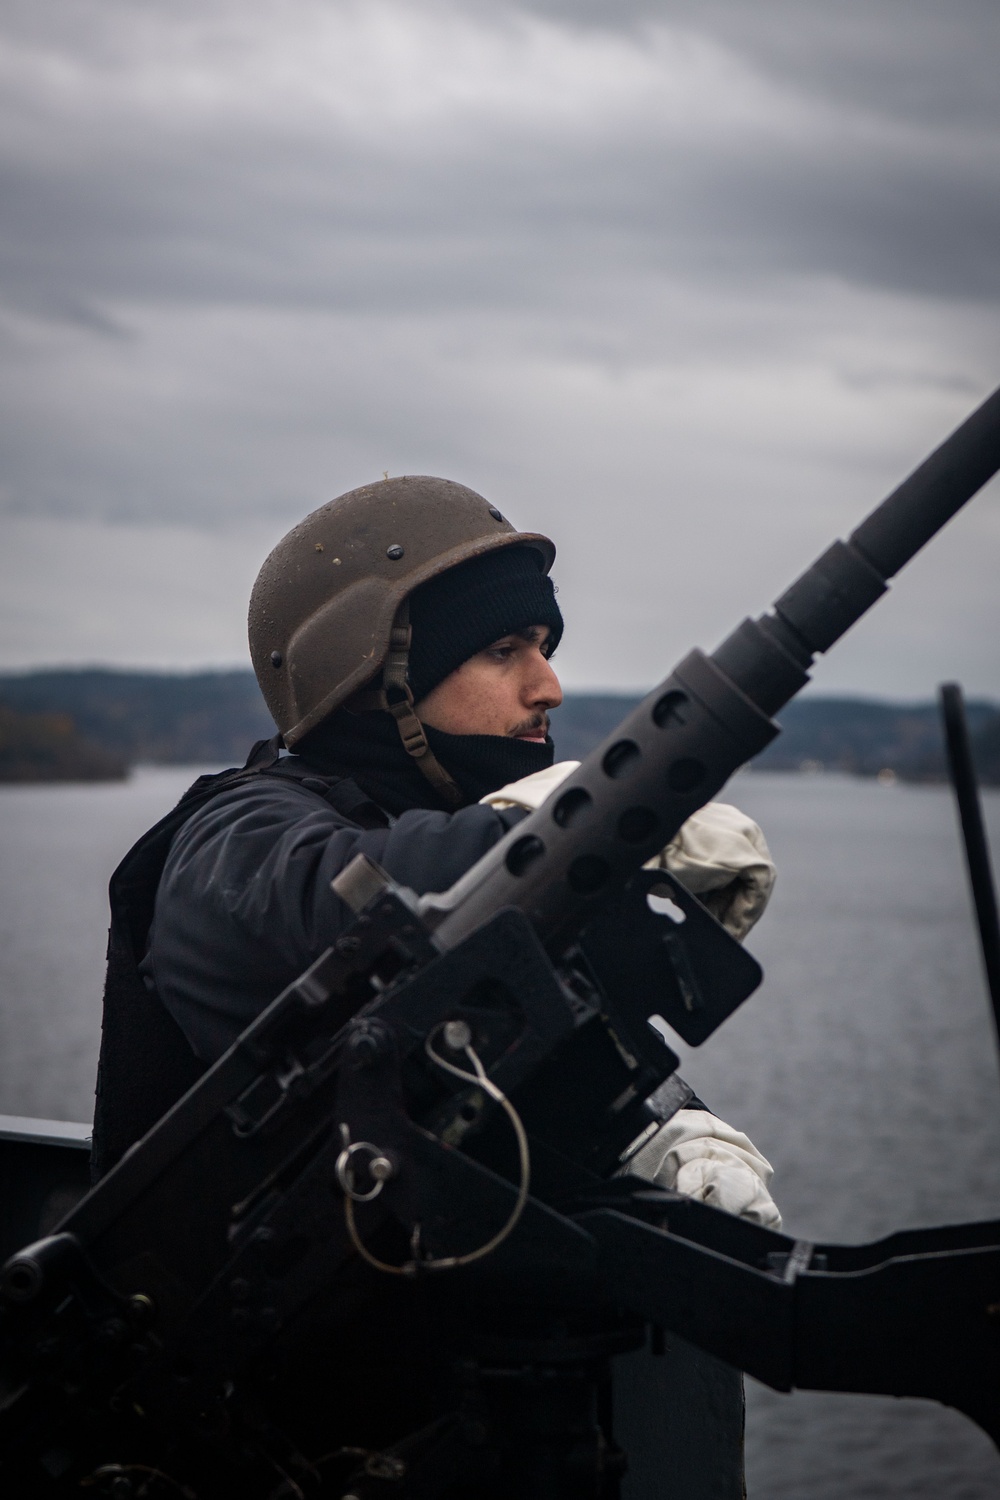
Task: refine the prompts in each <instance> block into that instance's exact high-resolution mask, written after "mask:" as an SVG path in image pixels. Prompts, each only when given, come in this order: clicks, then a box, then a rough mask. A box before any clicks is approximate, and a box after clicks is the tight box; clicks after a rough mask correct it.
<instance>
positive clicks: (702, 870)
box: [96, 476, 780, 1227]
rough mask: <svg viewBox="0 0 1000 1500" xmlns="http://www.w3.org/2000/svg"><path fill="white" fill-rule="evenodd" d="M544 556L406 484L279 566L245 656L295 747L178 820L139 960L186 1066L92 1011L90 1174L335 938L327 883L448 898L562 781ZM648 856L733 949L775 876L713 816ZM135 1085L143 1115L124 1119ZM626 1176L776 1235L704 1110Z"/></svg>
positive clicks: (319, 518) (757, 838)
mask: <svg viewBox="0 0 1000 1500" xmlns="http://www.w3.org/2000/svg"><path fill="white" fill-rule="evenodd" d="M554 556H555V548H554V547H553V545H552V543H551V542H550V541H549V540H548V538H546V537H543V536H540V535H538V534H537V533H519V532H517V531H516V530H515V529H514V527H513V526H511V524H510V523H509V522H508V521H506V520H505V519H504V517H503V516H502V515H501V513H500V512H499V511H498V510H497V509H496V507H494V506H492V505H490V504H488V502H487V501H486V500H484V499H483V498H482V496H480V495H477V494H475V493H474V492H473V491H471V490H468V489H466V488H465V487H464V486H462V485H457V484H454V483H451V482H449V481H447V480H441V479H432V478H425V477H419V476H418V477H414V476H408V477H404V478H400V479H390V480H384V481H383V482H382V483H380V484H375V485H370V486H365V487H363V488H362V489H359V490H354V491H351V492H350V493H349V494H346V495H342V496H341V497H339V499H337V500H333V501H331V502H330V503H329V504H327V505H324V506H322V507H321V508H320V509H319V510H317V511H315V512H313V514H312V515H310V516H308V517H306V519H305V520H304V521H303V522H301V523H300V525H298V526H297V527H295V528H294V530H293V531H292V532H290V533H289V535H288V536H287V537H285V538H284V540H283V541H282V542H280V543H279V544H278V546H277V547H276V548H275V549H274V551H273V552H272V553H271V555H270V557H269V558H268V559H267V561H266V562H265V563H264V566H263V568H262V569H261V572H260V575H259V577H258V579H257V582H256V584H255V586H254V591H253V596H252V599H251V605H250V644H251V652H252V655H253V660H254V666H255V668H256V671H257V676H258V680H259V681H260V684H261V689H262V691H263V694H264V697H265V699H266V701H267V703H268V706H269V708H270V709H271V712H272V714H273V716H274V718H275V721H276V723H277V725H278V727H279V730H280V731H281V735H282V737H283V741H284V744H285V746H286V747H287V748H288V749H290V750H292V751H293V752H294V754H293V755H292V756H290V757H287V758H286V759H284V760H275V763H273V764H270V765H265V766H262V767H261V770H262V771H263V772H264V774H258V775H251V776H250V777H244V778H243V779H242V780H239V781H237V782H236V784H234V785H230V784H228V783H226V782H225V779H223V783H222V785H221V786H220V787H218V788H217V789H216V790H215V794H214V795H213V796H211V798H210V799H209V800H207V801H206V802H204V803H203V804H202V805H201V806H200V807H196V808H195V809H194V810H192V811H191V813H190V816H188V817H187V819H186V820H182V821H181V822H180V825H179V826H178V827H177V828H176V829H171V835H172V836H171V839H170V842H169V850H168V852H166V858H165V863H163V864H162V876H161V877H160V878H159V879H158V881H157V882H156V883H155V886H154V899H155V908H154V915H153V920H152V923H151V926H150V927H149V930H148V945H146V951H145V953H144V954H143V953H141V952H136V953H134V955H133V956H134V958H135V959H136V960H139V959H141V963H140V964H139V971H140V973H141V975H142V980H143V984H144V987H145V990H146V992H147V995H148V996H149V997H150V998H151V999H152V1000H153V1004H154V1007H155V1011H161V1008H162V1010H165V1012H166V1013H167V1016H169V1017H172V1018H173V1021H174V1022H176V1025H177V1027H179V1029H180V1032H181V1033H182V1035H183V1038H184V1042H185V1043H186V1049H189V1054H188V1056H187V1058H183V1059H182V1062H181V1065H180V1067H179V1076H178V1078H177V1081H176V1084H173V1081H172V1078H171V1068H170V1066H169V1065H168V1064H167V1063H166V1062H165V1060H164V1057H163V1056H162V1054H161V1056H160V1057H159V1058H158V1059H157V1058H156V1057H155V1056H154V1057H153V1058H150V1059H149V1060H148V1061H147V1063H146V1066H145V1068H143V1067H139V1068H136V1067H135V1065H134V1064H135V1059H134V1058H126V1057H124V1056H123V1055H122V1048H121V1047H120V1046H119V1047H118V1048H117V1054H116V1055H112V1054H115V1044H116V1038H115V1027H114V1019H115V1018H114V1017H113V1016H112V1017H108V1016H106V1021H105V1037H104V1046H103V1047H102V1069H101V1083H100V1085H99V1102H98V1120H97V1124H96V1134H97V1149H98V1154H99V1156H100V1157H101V1158H102V1159H101V1161H100V1163H99V1165H100V1168H101V1169H102V1170H103V1169H106V1167H107V1166H108V1165H110V1164H111V1162H112V1161H113V1160H114V1159H116V1158H117V1156H118V1155H120V1154H121V1151H122V1150H123V1149H124V1148H125V1147H126V1146H127V1145H128V1144H130V1143H131V1140H132V1139H136V1138H137V1137H138V1135H139V1134H141V1133H142V1130H143V1128H144V1127H148V1126H149V1125H150V1124H152V1123H153V1121H154V1119H155V1118H156V1115H153V1114H152V1113H151V1106H152V1105H153V1104H154V1103H155V1107H156V1109H157V1110H158V1111H160V1112H162V1109H163V1108H165V1107H166V1105H167V1104H168V1103H169V1102H171V1100H170V1099H169V1098H168V1099H164V1097H163V1089H164V1086H166V1087H167V1089H168V1092H172V1094H173V1097H176V1096H177V1095H179V1093H180V1092H182V1091H183V1088H184V1087H186V1086H187V1085H188V1084H189V1083H190V1082H191V1081H192V1079H193V1077H194V1076H196V1075H197V1072H198V1071H199V1066H198V1065H199V1064H200V1065H201V1066H204V1065H205V1064H208V1063H211V1062H214V1061H215V1059H216V1058H218V1057H220V1056H221V1055H222V1053H223V1052H224V1051H225V1050H226V1049H227V1048H228V1047H229V1046H230V1045H231V1044H232V1042H234V1041H235V1039H236V1037H237V1036H238V1035H239V1033H240V1032H241V1031H242V1030H243V1029H244V1027H245V1026H247V1025H248V1024H249V1023H250V1021H252V1020H253V1019H254V1017H255V1016H256V1015H257V1014H259V1012H260V1011H261V1010H262V1009H263V1008H264V1006H266V1005H267V1004H268V1002H269V1001H270V1000H272V999H273V998H274V996H275V995H277V994H278V993H280V991H281V990H282V989H284V988H285V986H286V985H287V984H288V983H289V982H290V981H291V980H292V979H294V978H295V977H296V975H298V974H299V973H301V972H302V971H303V970H304V969H305V968H307V967H308V965H309V964H310V963H311V962H312V961H313V960H314V959H315V958H316V957H317V956H318V955H319V953H321V952H322V951H323V950H324V949H325V948H326V947H328V946H329V944H330V943H331V942H332V941H333V940H334V939H335V938H336V937H337V935H338V933H339V931H340V930H341V928H342V927H343V926H344V925H345V924H346V922H347V921H349V920H350V915H351V914H350V913H349V912H348V911H347V909H346V908H345V907H344V906H343V905H342V904H341V903H340V901H339V900H338V898H337V897H336V896H335V895H334V894H333V892H332V891H331V889H330V882H331V880H332V879H333V878H334V876H336V875H337V874H338V873H339V872H340V870H341V869H343V868H344V866H345V865H346V864H347V863H348V862H349V861H350V860H351V859H352V858H353V857H354V855H355V854H357V853H362V852H363V853H367V854H369V855H370V856H371V857H372V858H373V859H375V860H376V861H377V862H378V863H379V864H380V865H382V866H383V868H384V869H385V870H386V871H387V872H388V873H389V874H390V875H391V876H392V877H393V878H394V879H395V880H397V881H398V882H399V883H400V884H402V885H406V886H409V887H410V888H412V889H413V890H415V891H416V892H417V893H418V894H424V893H425V892H427V891H438V890H445V889H447V888H448V887H449V886H450V885H452V884H453V883H454V881H455V880H457V879H458V877H459V876H460V875H462V874H463V873H464V872H465V871H466V870H467V869H468V868H469V867H470V866H471V865H472V864H473V863H475V861H476V860H477V859H478V858H479V857H480V856H481V855H482V854H484V853H485V852H486V850H487V849H489V848H490V847H491V846H492V845H493V844H494V843H496V842H497V840H498V839H500V838H502V837H503V836H504V834H505V833H506V832H507V831H508V829H509V828H510V827H512V826H513V825H514V823H515V822H517V821H518V820H519V819H520V818H521V817H523V815H524V812H523V810H524V809H526V808H532V807H535V806H538V805H539V804H540V802H541V801H542V800H544V796H545V795H547V794H548V792H549V791H550V790H552V788H553V787H554V786H555V785H556V784H557V782H558V780H559V779H561V776H563V775H565V774H567V773H568V772H569V770H570V769H572V768H573V764H574V763H572V762H564V763H562V765H561V766H557V767H553V765H552V759H553V747H552V742H551V739H550V738H549V737H548V714H549V711H550V709H553V708H555V707H557V706H558V705H559V703H560V702H561V701H562V692H561V689H560V686H559V682H558V679H557V677H556V674H555V672H554V671H553V668H552V665H551V656H552V653H553V652H554V651H555V649H556V647H557V646H558V644H559V640H560V637H561V635H562V630H563V620H562V615H561V612H560V610H559V606H558V604H557V603H556V598H555V590H554V588H553V585H552V582H551V579H550V578H549V576H548V575H549V569H550V567H551V565H552V562H553V559H554ZM272 754H273V755H276V751H275V752H272ZM182 806H183V804H182ZM139 848H140V849H141V848H142V845H140V846H139ZM661 859H662V861H663V863H664V864H665V865H666V866H667V867H668V868H671V869H672V870H673V871H674V873H676V874H677V875H678V876H679V877H680V878H681V879H682V880H684V881H685V883H687V884H688V885H689V888H691V889H692V890H694V891H695V892H696V893H697V894H699V895H702V896H703V897H706V899H707V900H708V901H709V904H710V905H714V907H715V910H716V914H717V915H720V916H721V917H722V918H723V920H725V921H727V923H728V925H729V926H730V928H731V930H733V931H734V932H735V933H736V934H737V935H738V936H740V937H742V936H743V935H744V934H745V932H746V931H747V930H748V928H749V926H750V925H752V922H753V921H754V920H756V918H757V916H759V914H760V912H761V910H762V909H763V905H764V903H765V901H766V899H767V894H768V893H769V890H770V882H771V879H772V878H773V867H772V866H771V863H770V857H769V855H768V853H767V847H766V845H765V844H764V842H763V838H762V836H761V835H760V831H759V830H758V829H756V827H755V825H753V824H752V823H751V822H750V820H749V819H746V818H743V816H742V815H741V814H739V813H737V812H736V810H735V809H732V808H728V807H725V806H720V805H718V804H711V805H710V807H709V808H708V809H706V810H704V811H703V812H702V813H701V814H699V815H698V816H697V817H696V818H694V819H691V820H690V822H689V823H688V824H686V825H685V828H684V829H683V830H681V833H680V834H679V835H678V836H677V838H676V839H675V840H674V841H673V843H672V844H671V846H670V847H669V849H668V850H665V851H664V854H663V856H661ZM155 873H156V874H157V875H159V870H157V871H156V872H155ZM133 946H134V947H136V946H139V947H141V946H143V944H142V935H141V934H140V935H139V942H138V943H133ZM109 999H111V1000H112V1002H113V997H110V996H109ZM147 1013H148V1012H147ZM109 1020H110V1021H111V1025H110V1026H109ZM156 1020H157V1023H158V1024H159V1026H160V1030H161V1031H162V1025H163V1023H164V1022H165V1020H166V1018H165V1017H164V1016H163V1015H162V1013H161V1014H158V1015H157V1016H156ZM166 1024H169V1022H167V1023H166ZM133 1044H134V1042H133ZM126 1046H127V1044H126ZM186 1049H185V1050H186ZM190 1054H193V1058H194V1059H197V1060H198V1062H197V1063H194V1062H193V1059H192V1058H191V1056H190ZM176 1055H178V1054H177V1048H176V1046H175V1047H174V1049H173V1051H172V1052H171V1056H172V1057H173V1056H176ZM144 1072H145V1073H147V1074H152V1075H154V1076H148V1077H146V1078H143V1076H142V1075H143V1073H144ZM110 1073H113V1074H115V1075H116V1076H117V1078H118V1079H119V1080H120V1082H119V1084H118V1086H117V1087H114V1086H113V1085H111V1084H110V1079H109V1077H108V1075H109V1074H110ZM123 1075H127V1078H126V1077H124V1076H123ZM109 1093H111V1094H113V1095H114V1097H111V1098H109ZM126 1093H127V1094H128V1096H129V1098H130V1099H131V1100H133V1101H134V1104H135V1108H136V1113H137V1116H138V1115H142V1118H141V1119H140V1118H138V1117H136V1118H135V1119H134V1120H129V1119H127V1118H125V1119H122V1118H121V1103H122V1100H123V1098H124V1097H125V1095H126ZM109 1112H111V1113H115V1114H116V1116H117V1118H116V1121H115V1124H114V1127H113V1132H112V1133H113V1135H114V1140H113V1141H110V1142H108V1141H106V1140H105V1139H104V1137H105V1136H106V1135H107V1130H106V1128H105V1127H106V1125H107V1116H108V1114H109ZM630 1169H631V1170H632V1171H633V1172H638V1173H640V1175H644V1176H648V1177H650V1178H651V1179H655V1180H656V1181H658V1182H659V1183H661V1184H662V1185H664V1186H670V1187H679V1188H680V1190H681V1191H689V1192H691V1193H692V1194H693V1195H696V1196H698V1197H701V1198H703V1199H705V1200H706V1201H709V1202H712V1203H714V1204H716V1205H717V1206H720V1207H723V1208H728V1209H729V1210H730V1211H732V1212H737V1213H743V1214H745V1215H746V1216H748V1217H750V1218H752V1219H754V1220H755V1221H756V1222H759V1223H764V1224H766V1225H768V1226H769V1227H777V1226H778V1225H779V1224H780V1217H779V1216H778V1213H777V1209H776V1208H775V1207H774V1204H773V1202H772V1201H771V1199H770V1196H769V1194H768V1192H767V1184H768V1182H769V1180H770V1175H771V1169H770V1167H769V1165H768V1163H767V1162H766V1161H765V1160H764V1158H763V1157H762V1156H761V1155H760V1153H759V1152H757V1151H756V1150H755V1149H754V1147H753V1146H752V1145H751V1143H750V1142H749V1141H748V1140H747V1138H746V1136H744V1135H743V1134H742V1133H741V1132H739V1131H734V1130H732V1129H731V1128H730V1127H729V1126H727V1125H725V1124H724V1123H723V1122H722V1121H719V1120H717V1119H716V1118H715V1117H714V1116H712V1115H710V1114H708V1113H707V1112H705V1111H703V1110H700V1109H699V1110H694V1109H691V1110H683V1111H680V1112H679V1114H678V1115H677V1116H675V1118H674V1120H673V1121H672V1122H670V1123H668V1125H667V1126H665V1127H664V1129H663V1130H662V1131H661V1132H660V1134H659V1135H658V1136H657V1137H656V1138H655V1139H654V1140H653V1141H651V1142H648V1143H647V1144H646V1146H645V1147H644V1148H643V1150H642V1152H641V1153H640V1154H639V1155H638V1156H637V1157H636V1158H635V1159H634V1160H633V1161H632V1163H631V1166H630Z"/></svg>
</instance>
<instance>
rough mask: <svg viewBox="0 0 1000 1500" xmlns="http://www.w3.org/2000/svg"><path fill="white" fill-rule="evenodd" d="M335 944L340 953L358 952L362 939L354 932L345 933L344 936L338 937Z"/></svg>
mask: <svg viewBox="0 0 1000 1500" xmlns="http://www.w3.org/2000/svg"><path fill="white" fill-rule="evenodd" d="M333 946H334V947H335V948H336V950H337V952H338V953H344V954H347V953H357V951H358V949H359V948H360V947H361V939H360V938H359V937H355V936H354V934H353V933H345V935H344V936H343V937H339V938H338V939H337V941H336V942H335V943H334V945H333Z"/></svg>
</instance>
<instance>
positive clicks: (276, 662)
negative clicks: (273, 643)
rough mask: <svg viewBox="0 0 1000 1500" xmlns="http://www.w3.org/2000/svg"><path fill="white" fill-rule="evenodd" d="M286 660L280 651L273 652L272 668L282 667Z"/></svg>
mask: <svg viewBox="0 0 1000 1500" xmlns="http://www.w3.org/2000/svg"><path fill="white" fill-rule="evenodd" d="M284 659H285V658H284V657H283V656H282V654H281V652H280V651H272V652H271V666H272V667H280V666H281V663H282V662H283V661H284Z"/></svg>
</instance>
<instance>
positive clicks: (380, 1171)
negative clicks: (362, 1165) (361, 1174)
mask: <svg viewBox="0 0 1000 1500" xmlns="http://www.w3.org/2000/svg"><path fill="white" fill-rule="evenodd" d="M368 1175H369V1176H370V1177H373V1178H374V1179H375V1181H376V1182H388V1181H389V1179H390V1178H392V1177H395V1175H396V1168H395V1167H394V1166H393V1164H392V1162H391V1161H390V1160H389V1158H388V1157H387V1156H376V1157H375V1158H374V1160H373V1161H371V1162H369V1164H368Z"/></svg>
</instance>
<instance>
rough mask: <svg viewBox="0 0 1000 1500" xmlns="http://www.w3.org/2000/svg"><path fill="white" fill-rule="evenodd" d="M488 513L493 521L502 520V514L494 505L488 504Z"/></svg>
mask: <svg viewBox="0 0 1000 1500" xmlns="http://www.w3.org/2000/svg"><path fill="white" fill-rule="evenodd" d="M490 515H491V516H492V517H493V519H494V521H502V520H503V516H502V515H501V514H500V512H499V511H498V510H497V508H496V506H495V505H491V506H490Z"/></svg>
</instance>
